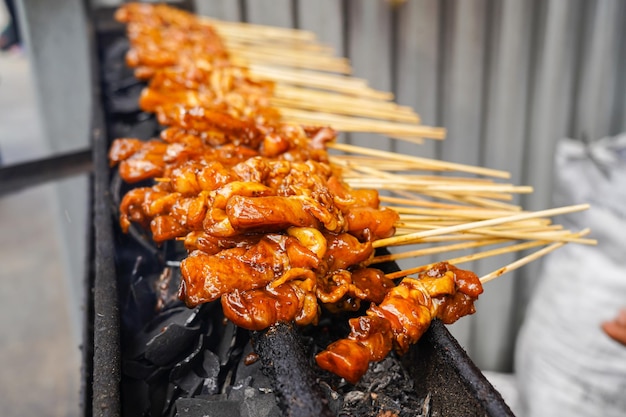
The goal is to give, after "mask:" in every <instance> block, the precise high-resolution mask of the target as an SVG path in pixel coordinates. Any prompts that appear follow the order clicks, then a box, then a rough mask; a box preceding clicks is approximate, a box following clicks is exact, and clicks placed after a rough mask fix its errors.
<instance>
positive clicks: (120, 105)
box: [102, 37, 145, 113]
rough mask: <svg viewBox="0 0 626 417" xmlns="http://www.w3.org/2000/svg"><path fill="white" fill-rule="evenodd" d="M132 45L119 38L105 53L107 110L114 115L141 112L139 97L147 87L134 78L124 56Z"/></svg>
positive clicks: (104, 78) (103, 69) (104, 77)
mask: <svg viewBox="0 0 626 417" xmlns="http://www.w3.org/2000/svg"><path fill="white" fill-rule="evenodd" d="M129 47H130V44H129V42H128V40H127V39H126V38H123V37H122V38H119V39H118V40H116V41H115V42H113V43H112V44H111V46H110V47H109V48H108V49H107V51H106V53H105V59H104V62H105V65H104V66H103V68H102V75H103V81H104V83H103V84H104V90H105V97H107V98H108V100H107V108H108V110H109V111H110V112H112V113H134V112H138V111H140V109H139V102H138V100H137V97H138V96H139V94H140V93H141V90H142V89H143V87H144V86H145V83H144V82H141V81H140V80H138V79H137V78H135V76H134V71H133V70H132V69H131V68H129V67H128V66H127V65H125V59H124V56H125V55H126V51H128V49H129Z"/></svg>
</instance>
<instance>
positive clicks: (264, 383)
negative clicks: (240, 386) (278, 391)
mask: <svg viewBox="0 0 626 417" xmlns="http://www.w3.org/2000/svg"><path fill="white" fill-rule="evenodd" d="M253 352H254V350H253V348H252V345H251V344H250V343H247V344H246V346H245V347H244V350H243V352H242V358H245V357H246V356H248V355H249V354H251V353H253ZM259 359H260V358H259ZM248 377H251V378H252V383H251V385H250V386H252V387H253V388H258V389H259V390H261V391H262V392H271V391H272V382H271V381H270V379H269V378H268V377H267V376H266V375H265V374H264V373H263V367H262V364H261V360H257V361H255V362H254V363H251V364H249V365H246V364H245V363H244V361H243V360H242V361H240V362H239V365H238V366H237V373H236V375H235V381H237V382H236V383H239V382H240V381H243V380H245V379H246V378H248Z"/></svg>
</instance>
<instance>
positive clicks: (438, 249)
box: [369, 239, 508, 265]
mask: <svg viewBox="0 0 626 417" xmlns="http://www.w3.org/2000/svg"><path fill="white" fill-rule="evenodd" d="M505 242H508V240H506V239H485V240H477V241H472V242H464V243H455V244H452V245H442V246H435V247H431V248H423V249H416V250H412V251H408V252H402V253H392V254H389V255H381V256H375V257H374V258H372V260H371V261H370V263H369V265H374V264H379V263H383V262H390V261H397V260H400V259H407V258H418V257H420V256H427V255H435V254H437V253H444V252H452V251H456V250H463V249H473V248H477V247H481V246H488V245H496V244H499V243H505Z"/></svg>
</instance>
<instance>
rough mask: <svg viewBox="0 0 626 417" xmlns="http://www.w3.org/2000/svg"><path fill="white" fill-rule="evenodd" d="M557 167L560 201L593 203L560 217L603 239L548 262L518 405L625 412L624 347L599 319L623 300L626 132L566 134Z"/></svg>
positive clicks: (524, 340) (519, 366)
mask: <svg viewBox="0 0 626 417" xmlns="http://www.w3.org/2000/svg"><path fill="white" fill-rule="evenodd" d="M590 155H591V157H590ZM594 161H595V162H594ZM555 169H556V172H555V177H556V181H555V188H554V194H555V201H554V202H555V205H558V206H561V205H568V204H578V203H585V202H588V203H590V204H592V208H591V209H590V210H588V211H586V212H582V213H576V214H572V215H567V216H563V217H560V218H559V219H558V221H559V222H560V223H562V224H564V225H565V226H566V227H568V228H572V229H576V230H579V229H582V228H585V227H590V228H591V229H592V235H591V237H593V238H595V239H597V240H598V242H599V244H598V246H595V247H593V246H583V245H578V244H569V245H566V246H565V247H563V248H561V249H559V250H557V251H556V252H554V253H553V254H551V255H549V256H548V257H547V258H546V259H545V261H544V263H543V268H542V273H541V276H540V277H539V284H538V286H537V290H536V292H535V293H534V296H533V299H532V301H531V304H530V306H529V309H528V312H527V316H526V319H525V322H524V325H523V327H522V330H521V331H520V334H519V339H518V344H517V348H516V363H515V367H516V373H517V376H518V387H519V395H520V398H519V401H520V404H519V405H520V406H521V408H522V412H523V415H524V416H527V417H538V416H549V417H552V416H586V417H587V416H604V417H611V416H625V415H626V347H625V346H623V345H621V344H619V343H617V342H615V341H614V340H612V339H610V338H609V337H608V336H607V335H606V334H604V332H603V331H602V329H601V327H600V325H601V323H602V322H603V321H606V320H610V319H613V318H614V317H615V316H616V315H617V312H618V311H619V309H620V308H623V307H626V135H622V136H619V137H616V138H607V139H604V140H602V141H599V142H596V143H594V144H592V145H591V146H589V147H588V148H587V149H585V146H584V145H583V144H582V143H581V142H578V141H571V140H564V141H561V143H559V145H558V147H557V153H556V167H555Z"/></svg>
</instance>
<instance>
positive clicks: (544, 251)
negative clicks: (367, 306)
mask: <svg viewBox="0 0 626 417" xmlns="http://www.w3.org/2000/svg"><path fill="white" fill-rule="evenodd" d="M589 232H590V231H589V229H584V230H581V231H580V232H578V233H576V236H577V237H582V236H586V235H587V234H589ZM549 243H550V242H546V241H534V242H525V243H520V244H516V245H510V246H505V247H502V248H497V249H493V250H488V251H485V252H478V253H473V254H470V255H466V256H461V257H458V258H453V259H448V260H446V261H445V262H449V263H451V264H454V265H459V264H462V263H465V262H472V261H477V260H480V259H485V258H489V257H492V256H498V255H504V254H507V253H514V252H519V251H522V250H527V249H531V248H534V247H537V246H545V245H548V244H549ZM566 244H567V242H556V243H553V244H550V245H549V246H547V247H546V248H544V249H542V250H539V251H537V252H535V253H534V254H531V255H529V256H526V257H524V258H521V259H520V260H518V261H515V262H513V263H511V264H509V265H507V266H505V267H503V268H500V269H498V270H497V271H494V272H492V273H491V274H488V275H485V277H488V279H486V280H485V281H483V279H484V278H485V277H483V278H481V282H487V281H490V280H491V279H494V278H497V277H498V276H500V275H502V274H504V273H505V272H508V271H512V270H514V269H517V268H519V267H521V266H523V265H526V264H527V263H529V262H531V261H533V260H536V259H538V258H540V257H541V256H543V255H546V254H547V253H550V252H552V251H553V250H554V249H557V248H560V247H562V246H563V245H566ZM548 248H551V249H549V250H548ZM430 266H431V265H421V266H418V267H415V268H410V269H406V270H404V271H398V272H394V273H391V274H386V276H387V278H389V279H396V278H401V277H405V276H408V275H411V274H416V273H419V272H422V271H425V270H427V269H428V268H429V267H430Z"/></svg>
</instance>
